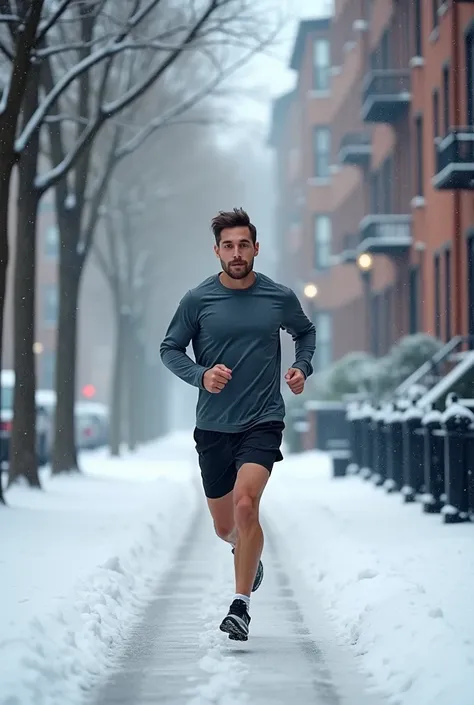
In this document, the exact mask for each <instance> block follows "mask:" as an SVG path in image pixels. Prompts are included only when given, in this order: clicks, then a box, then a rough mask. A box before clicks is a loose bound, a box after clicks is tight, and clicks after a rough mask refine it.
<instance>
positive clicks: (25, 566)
mask: <svg viewBox="0 0 474 705" xmlns="http://www.w3.org/2000/svg"><path fill="white" fill-rule="evenodd" d="M81 466H82V468H83V470H84V473H83V475H82V476H72V477H71V476H69V477H64V478H63V477H60V478H55V479H50V478H49V477H48V474H47V473H44V475H43V484H44V487H45V492H36V491H31V490H28V489H26V488H24V487H14V488H13V489H12V490H10V491H8V492H7V495H6V497H7V501H8V503H9V505H10V506H9V508H8V509H5V510H3V509H2V510H0V533H1V536H2V537H3V539H2V551H1V557H0V572H1V575H2V579H1V581H0V595H1V601H2V605H3V609H2V610H1V611H0V634H1V640H0V703H1V705H60V704H61V705H62V704H63V703H67V704H68V705H73V704H74V703H79V702H81V700H82V698H83V697H84V692H85V691H86V690H87V689H88V688H90V687H91V686H92V685H93V683H94V682H95V679H96V678H98V677H100V676H103V674H104V671H105V670H106V669H107V667H108V666H110V665H112V657H111V650H112V647H114V648H116V647H117V646H119V645H120V644H121V643H122V642H123V640H124V638H125V637H126V635H127V632H128V630H129V629H130V627H131V625H132V624H133V623H134V622H135V621H136V620H137V617H138V616H139V615H140V613H141V610H142V609H143V606H144V604H145V603H146V601H147V600H148V599H149V597H150V596H151V595H152V594H153V591H154V590H156V585H157V581H158V580H159V578H160V577H161V576H162V574H163V573H164V572H165V571H166V570H167V569H168V568H169V566H170V564H171V562H172V560H173V556H174V552H175V550H176V549H177V548H178V546H179V544H180V542H181V541H182V539H183V537H184V534H185V532H186V531H187V530H188V529H189V526H190V522H191V521H192V518H193V515H194V511H195V507H196V498H197V493H196V485H195V483H194V482H193V477H194V478H196V475H197V473H196V468H195V458H194V450H193V447H192V436H191V434H186V436H182V435H175V436H172V437H170V438H168V439H166V441H163V442H160V443H155V444H150V445H148V446H147V447H145V448H143V449H141V450H140V451H139V452H138V453H136V454H134V455H128V456H125V457H124V458H123V459H112V458H109V457H108V456H107V454H106V452H105V451H99V452H96V453H91V454H89V455H84V456H83V457H82V458H81ZM7 537H8V539H7Z"/></svg>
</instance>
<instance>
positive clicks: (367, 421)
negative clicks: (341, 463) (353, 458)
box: [359, 402, 374, 480]
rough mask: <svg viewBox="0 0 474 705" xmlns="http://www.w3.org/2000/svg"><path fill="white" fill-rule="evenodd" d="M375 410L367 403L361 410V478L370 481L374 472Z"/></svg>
mask: <svg viewBox="0 0 474 705" xmlns="http://www.w3.org/2000/svg"><path fill="white" fill-rule="evenodd" d="M373 412H374V410H373V408H372V406H371V405H370V404H369V403H368V402H366V403H365V404H363V406H362V409H361V410H360V423H361V456H362V457H361V461H362V462H361V469H360V473H359V474H360V476H361V477H362V478H364V480H368V479H369V477H370V476H371V475H372V470H373V457H372V456H373V443H372V417H373Z"/></svg>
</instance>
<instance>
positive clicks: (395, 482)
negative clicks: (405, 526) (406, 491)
mask: <svg viewBox="0 0 474 705" xmlns="http://www.w3.org/2000/svg"><path fill="white" fill-rule="evenodd" d="M385 427H386V439H387V445H386V448H387V479H386V480H385V483H384V487H385V490H386V491H387V492H399V491H400V490H401V488H402V485H403V414H402V412H401V410H400V409H399V408H397V407H395V408H394V409H393V410H392V411H391V412H390V413H388V414H387V416H386V422H385Z"/></svg>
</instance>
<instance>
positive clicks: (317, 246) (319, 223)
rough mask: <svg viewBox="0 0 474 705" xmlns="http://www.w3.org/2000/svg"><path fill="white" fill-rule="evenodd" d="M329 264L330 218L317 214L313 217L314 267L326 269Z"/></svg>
mask: <svg viewBox="0 0 474 705" xmlns="http://www.w3.org/2000/svg"><path fill="white" fill-rule="evenodd" d="M330 266H331V219H330V218H329V217H328V216H327V215H317V216H316V217H315V219H314V267H315V269H328V268H329V267H330Z"/></svg>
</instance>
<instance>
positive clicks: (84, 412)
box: [36, 389, 109, 450]
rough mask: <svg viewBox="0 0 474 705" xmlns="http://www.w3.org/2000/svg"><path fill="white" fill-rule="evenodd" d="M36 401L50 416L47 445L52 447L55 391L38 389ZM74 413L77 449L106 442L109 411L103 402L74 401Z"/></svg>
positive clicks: (89, 447) (94, 446) (92, 446)
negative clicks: (49, 432) (49, 431)
mask: <svg viewBox="0 0 474 705" xmlns="http://www.w3.org/2000/svg"><path fill="white" fill-rule="evenodd" d="M36 401H37V403H38V404H40V405H41V406H42V407H43V408H45V409H46V412H47V414H48V416H49V418H50V428H51V437H50V439H49V446H50V447H52V443H53V433H54V414H55V410H56V392H54V391H52V390H50V389H38V390H37V392H36ZM74 415H75V425H76V429H75V436H76V445H77V448H78V449H79V450H86V449H89V450H90V449H93V448H100V447H101V446H104V445H106V444H107V443H108V437H109V420H108V419H109V412H108V409H107V407H106V406H105V404H100V403H97V402H89V401H79V402H76V404H75V408H74Z"/></svg>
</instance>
